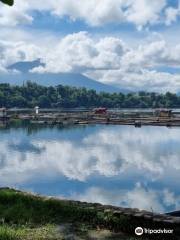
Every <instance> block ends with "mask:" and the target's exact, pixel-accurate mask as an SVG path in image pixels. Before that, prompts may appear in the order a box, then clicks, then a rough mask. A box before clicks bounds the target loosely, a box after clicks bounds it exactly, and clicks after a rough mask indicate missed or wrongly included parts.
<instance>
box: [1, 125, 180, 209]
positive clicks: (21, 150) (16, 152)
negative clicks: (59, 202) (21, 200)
mask: <svg viewBox="0 0 180 240" xmlns="http://www.w3.org/2000/svg"><path fill="white" fill-rule="evenodd" d="M179 133H180V129H168V128H165V127H143V128H140V129H137V128H134V127H131V126H88V127H79V128H78V127H77V128H66V129H64V128H62V127H61V128H56V127H53V128H49V127H45V128H44V127H43V126H42V127H40V128H39V127H37V126H36V127H33V126H32V125H25V126H23V127H22V126H19V127H18V128H14V127H12V128H6V130H1V131H0V135H1V142H0V150H1V151H0V182H1V185H2V186H7V185H8V186H12V187H18V188H21V189H26V190H31V191H32V190H33V191H35V192H39V193H43V194H48V195H57V196H61V197H68V198H73V199H80V200H86V201H97V202H102V203H107V204H115V205H121V206H130V207H139V208H141V209H148V210H150V209H151V208H152V209H153V210H154V211H159V212H165V211H169V210H174V209H178V208H179V207H180V197H179V196H180V192H179V189H178V181H179V173H180V158H179V156H180V149H179V144H180V139H179Z"/></svg>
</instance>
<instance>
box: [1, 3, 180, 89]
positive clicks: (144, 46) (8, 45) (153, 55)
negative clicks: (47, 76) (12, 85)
mask: <svg viewBox="0 0 180 240" xmlns="http://www.w3.org/2000/svg"><path fill="white" fill-rule="evenodd" d="M179 23H180V2H179V0H38V1H37V0H15V5H14V6H13V7H9V6H6V5H4V4H2V3H0V74H7V73H9V71H10V70H8V66H9V65H11V64H14V63H16V62H19V61H34V60H36V59H40V60H41V62H42V63H44V64H43V65H42V66H40V67H36V68H34V69H32V70H31V71H32V72H36V73H38V74H43V73H61V72H65V73H66V72H67V73H69V72H70V73H80V74H83V75H85V76H88V77H90V78H92V79H95V80H97V81H99V82H102V83H106V84H110V85H114V86H118V87H121V88H127V89H130V90H133V91H139V90H147V91H158V92H166V91H172V92H179V91H180V41H179V38H180V37H179V36H180V27H179V26H180V25H179ZM12 74H14V73H12ZM17 74H20V73H17Z"/></svg>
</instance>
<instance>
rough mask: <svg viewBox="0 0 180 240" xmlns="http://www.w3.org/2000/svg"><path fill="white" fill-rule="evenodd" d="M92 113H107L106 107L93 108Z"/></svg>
mask: <svg viewBox="0 0 180 240" xmlns="http://www.w3.org/2000/svg"><path fill="white" fill-rule="evenodd" d="M94 113H95V114H106V113H107V108H95V109H94Z"/></svg>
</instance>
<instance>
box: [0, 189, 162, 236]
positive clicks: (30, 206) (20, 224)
mask: <svg viewBox="0 0 180 240" xmlns="http://www.w3.org/2000/svg"><path fill="white" fill-rule="evenodd" d="M139 224H143V222H141V223H140V222H136V221H135V220H132V219H131V218H130V217H128V216H119V215H118V216H116V215H114V214H112V212H111V211H110V210H109V211H104V209H102V210H101V205H98V204H89V205H88V204H87V203H80V202H73V201H66V200H57V199H52V198H43V197H40V196H34V195H32V194H27V193H22V192H19V191H16V190H12V189H0V239H1V240H31V239H32V240H43V239H52V240H56V239H62V240H63V239H77V240H78V239H79V240H81V239H82V240H85V239H117V240H118V239H128V240H129V239H131V240H133V239H135V238H134V229H135V227H137V226H139ZM140 226H143V225H140ZM122 232H123V233H128V235H126V234H122ZM130 235H131V237H130ZM75 236H76V237H75ZM73 237H74V238H73ZM156 239H161V238H157V237H156Z"/></svg>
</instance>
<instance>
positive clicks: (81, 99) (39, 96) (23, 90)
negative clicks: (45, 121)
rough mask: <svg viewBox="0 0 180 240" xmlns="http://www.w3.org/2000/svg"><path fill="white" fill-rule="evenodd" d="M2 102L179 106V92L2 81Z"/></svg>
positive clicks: (3, 104)
mask: <svg viewBox="0 0 180 240" xmlns="http://www.w3.org/2000/svg"><path fill="white" fill-rule="evenodd" d="M0 106H1V107H7V108H14V107H17V108H33V107H35V106H39V107H41V108H61V107H63V108H77V107H86V108H89V107H108V108H178V107H180V96H178V95H177V94H174V93H170V92H167V93H165V94H160V93H155V92H145V91H141V92H138V93H134V92H132V93H127V94H123V93H121V92H120V93H107V92H100V93H97V92H96V91H95V90H88V89H86V88H76V87H70V86H62V85H58V86H55V87H52V86H49V87H46V86H42V85H38V84H36V83H33V82H31V81H28V82H26V83H25V84H23V85H22V86H14V85H10V84H6V83H4V84H0Z"/></svg>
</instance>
